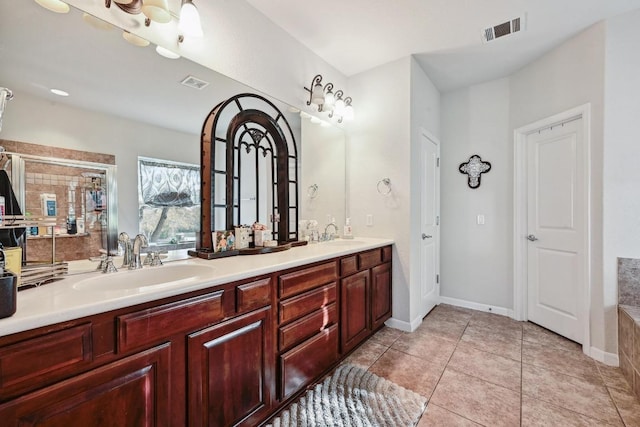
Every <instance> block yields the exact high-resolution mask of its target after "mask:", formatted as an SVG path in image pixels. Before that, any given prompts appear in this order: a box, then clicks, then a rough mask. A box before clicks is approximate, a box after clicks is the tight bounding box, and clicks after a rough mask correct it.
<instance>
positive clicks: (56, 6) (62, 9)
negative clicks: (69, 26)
mask: <svg viewBox="0 0 640 427" xmlns="http://www.w3.org/2000/svg"><path fill="white" fill-rule="evenodd" d="M35 1H36V3H38V4H39V5H40V6H42V7H44V8H45V9H48V10H50V11H52V12H55V13H69V5H68V4H66V3H65V2H63V1H60V0H35Z"/></svg>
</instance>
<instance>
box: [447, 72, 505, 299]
mask: <svg viewBox="0 0 640 427" xmlns="http://www.w3.org/2000/svg"><path fill="white" fill-rule="evenodd" d="M509 106H510V104H509V79H499V80H494V81H490V82H487V83H482V84H478V85H474V86H471V87H467V88H464V89H460V90H457V91H454V92H449V93H446V94H444V95H443V96H442V148H441V163H440V165H441V167H440V173H441V183H442V185H441V192H442V194H441V215H442V218H441V275H440V277H441V295H442V296H444V297H449V298H455V299H459V300H463V301H469V302H474V303H481V304H486V305H489V306H493V307H500V308H506V309H511V308H513V268H512V266H513V255H512V246H513V245H512V236H513V225H512V217H513V197H512V194H513V138H512V136H511V133H510V132H509ZM473 154H478V155H480V157H481V158H482V160H483V161H488V162H490V163H491V170H490V171H489V172H487V173H485V174H483V175H482V178H481V185H480V187H478V188H476V189H471V188H469V187H468V185H467V176H466V175H464V174H461V173H460V172H459V171H458V166H459V165H460V163H463V162H466V161H468V160H469V157H470V156H471V155H473ZM477 215H484V217H485V225H477V223H476V222H477V221H476V217H477Z"/></svg>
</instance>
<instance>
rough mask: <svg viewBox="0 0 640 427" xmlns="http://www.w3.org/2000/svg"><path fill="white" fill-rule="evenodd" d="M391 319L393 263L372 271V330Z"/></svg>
mask: <svg viewBox="0 0 640 427" xmlns="http://www.w3.org/2000/svg"><path fill="white" fill-rule="evenodd" d="M390 317H391V263H386V264H382V265H379V266H377V267H374V268H372V269H371V323H372V324H371V329H373V330H375V329H378V328H379V327H380V326H382V324H383V323H384V322H385V320H387V319H388V318H390Z"/></svg>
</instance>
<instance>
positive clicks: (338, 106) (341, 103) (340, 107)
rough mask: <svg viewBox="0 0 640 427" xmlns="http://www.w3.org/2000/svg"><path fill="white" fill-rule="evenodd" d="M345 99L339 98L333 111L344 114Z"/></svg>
mask: <svg viewBox="0 0 640 427" xmlns="http://www.w3.org/2000/svg"><path fill="white" fill-rule="evenodd" d="M344 108H345V106H344V101H343V100H342V99H338V100H337V101H336V105H335V106H334V107H333V113H334V114H336V115H338V116H344Z"/></svg>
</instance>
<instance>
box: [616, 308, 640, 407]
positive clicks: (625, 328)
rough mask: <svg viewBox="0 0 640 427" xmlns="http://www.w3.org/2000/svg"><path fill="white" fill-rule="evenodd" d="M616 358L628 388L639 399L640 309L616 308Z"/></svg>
mask: <svg viewBox="0 0 640 427" xmlns="http://www.w3.org/2000/svg"><path fill="white" fill-rule="evenodd" d="M618 357H619V359H620V369H621V370H622V372H623V374H624V377H625V379H626V380H627V382H628V383H629V386H630V388H631V389H632V390H633V391H634V393H635V394H636V396H637V397H638V398H640V307H638V306H627V305H620V306H618Z"/></svg>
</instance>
